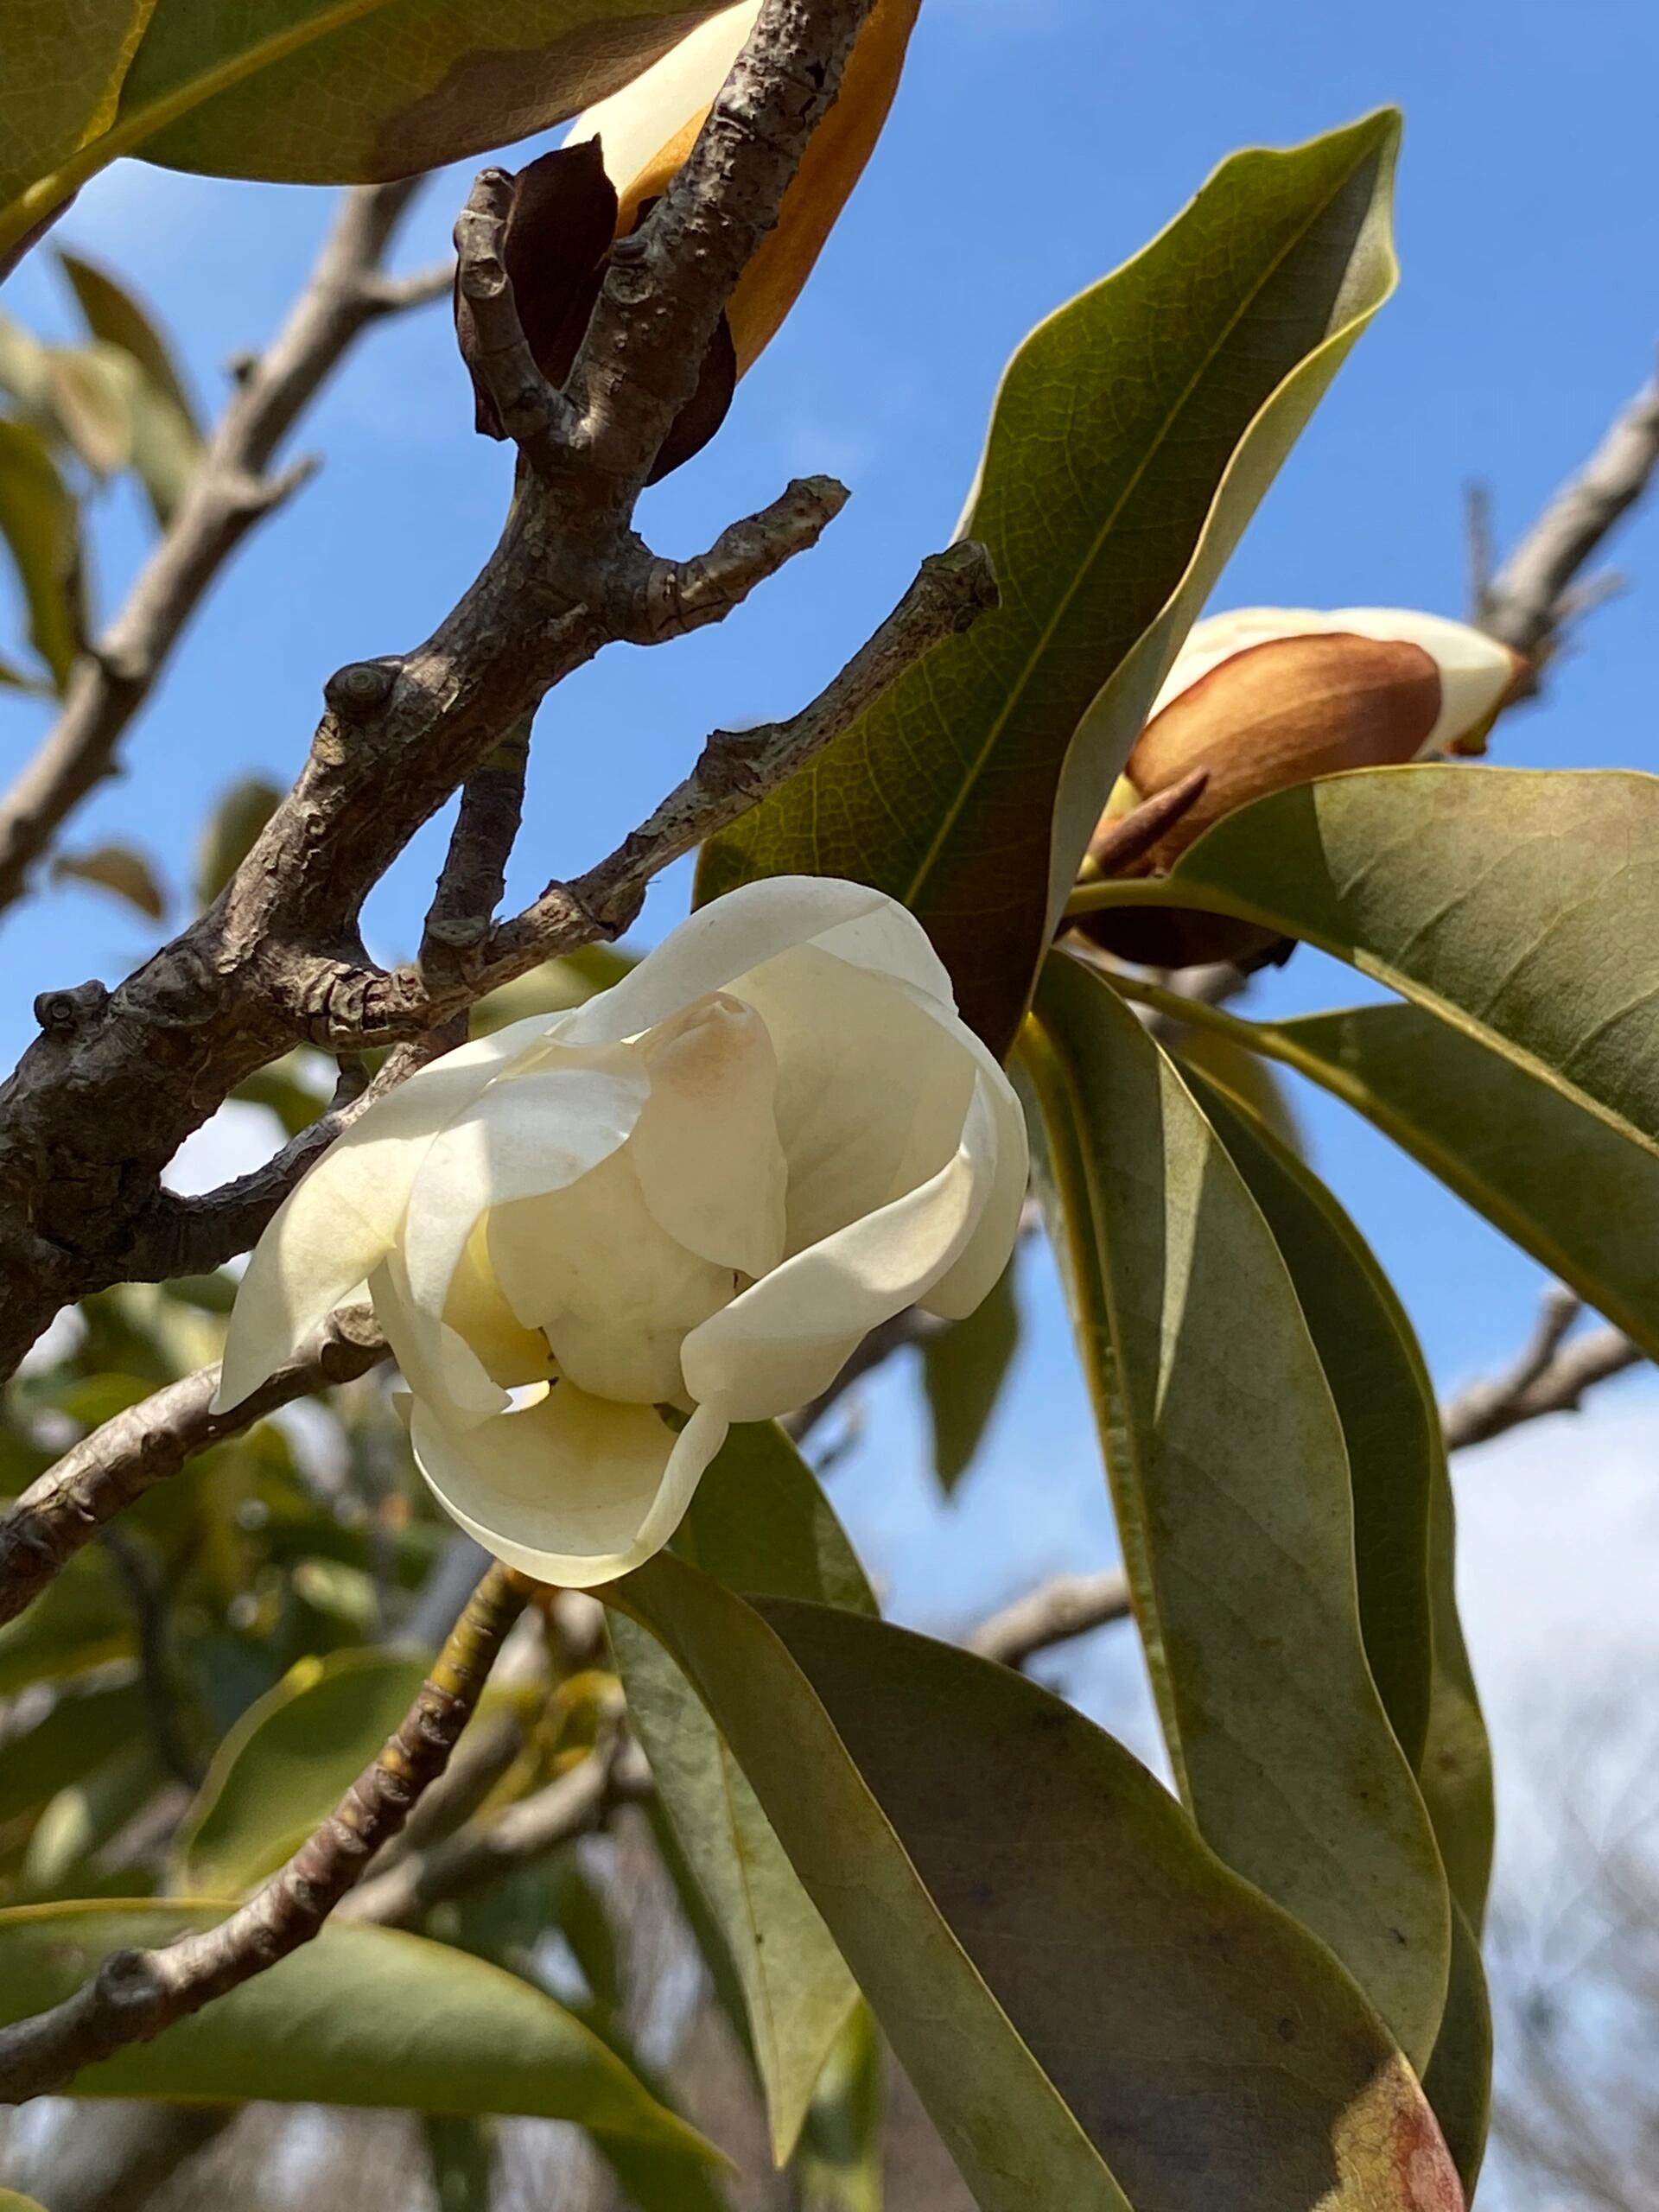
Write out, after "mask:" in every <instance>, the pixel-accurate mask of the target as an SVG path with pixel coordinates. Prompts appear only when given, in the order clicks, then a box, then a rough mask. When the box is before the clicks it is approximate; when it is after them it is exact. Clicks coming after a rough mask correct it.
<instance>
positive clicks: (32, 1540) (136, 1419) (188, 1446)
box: [0, 1306, 387, 1625]
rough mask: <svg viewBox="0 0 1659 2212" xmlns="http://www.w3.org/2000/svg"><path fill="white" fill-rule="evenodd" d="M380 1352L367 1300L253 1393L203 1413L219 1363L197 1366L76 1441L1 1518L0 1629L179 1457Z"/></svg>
mask: <svg viewBox="0 0 1659 2212" xmlns="http://www.w3.org/2000/svg"><path fill="white" fill-rule="evenodd" d="M386 1356H387V1348H386V1343H385V1338H383V1337H382V1336H381V1335H380V1333H379V1332H378V1329H377V1328H376V1327H375V1325H374V1316H373V1313H372V1312H371V1310H370V1309H369V1307H368V1306H341V1307H340V1311H339V1312H338V1313H334V1314H333V1315H331V1316H330V1318H329V1319H328V1320H327V1322H326V1323H325V1324H324V1325H323V1326H322V1327H321V1329H319V1330H318V1331H317V1332H316V1333H315V1335H314V1336H312V1337H310V1338H308V1339H307V1341H306V1342H305V1343H304V1344H302V1345H301V1347H300V1349H299V1351H297V1352H296V1354H295V1355H294V1357H293V1358H292V1359H291V1360H289V1362H288V1363H287V1364H286V1365H285V1366H283V1367H280V1368H278V1370H277V1372H276V1373H275V1374H274V1375H273V1376H271V1377H270V1380H269V1381H268V1382H266V1383H262V1384H261V1385H260V1387H259V1389H257V1390H256V1391H255V1392H254V1394H253V1395H252V1396H251V1398H248V1399H245V1401H244V1402H243V1403H242V1404H241V1405H239V1406H236V1407H233V1408H232V1409H231V1410H230V1411H229V1412H228V1413H222V1414H216V1413H213V1412H210V1411H209V1408H210V1407H211V1406H212V1404H213V1393H214V1392H215V1391H216V1390H217V1389H218V1388H219V1370H218V1368H217V1367H204V1368H202V1369H201V1370H200V1371H199V1372H198V1373H196V1374H194V1375H188V1376H185V1377H184V1379H183V1380H182V1381H181V1382H178V1383H169V1384H168V1387H167V1388H166V1389H164V1390H158V1391H157V1392H156V1395H154V1396H153V1397H149V1398H146V1399H145V1400H144V1401H143V1403H142V1404H140V1405H137V1406H133V1407H131V1408H130V1409H129V1410H128V1411H127V1412H125V1413H122V1414H117V1415H116V1416H115V1418H114V1420H113V1421H105V1424H104V1426H103V1427H101V1428H98V1429H94V1430H93V1432H92V1434H91V1435H90V1436H88V1437H86V1438H84V1439H83V1440H81V1442H80V1443H79V1444H77V1445H75V1446H73V1448H72V1449H71V1450H70V1451H69V1452H66V1453H65V1455H64V1457H63V1458H62V1459H60V1460H59V1461H58V1463H57V1465H55V1466H54V1467H49V1468H48V1470H47V1471H46V1472H45V1474H43V1475H42V1476H41V1478H40V1479H39V1480H38V1481H37V1482H35V1483H31V1484H30V1485H29V1488H28V1489H27V1490H26V1491H24V1492H23V1494H22V1497H19V1498H17V1499H16V1500H15V1501H14V1503H12V1504H11V1505H10V1507H9V1508H8V1509H7V1510H6V1512H5V1513H4V1515H3V1516H0V1625H3V1624H5V1623H6V1622H7V1621H9V1620H14V1619H15V1618H16V1616H17V1615H18V1614H19V1613H20V1612H22V1610H23V1608H24V1606H25V1605H28V1604H29V1602H30V1600H31V1599H34V1598H35V1597H36V1596H38V1594H39V1593H40V1592H41V1590H43V1589H44V1588H45V1586H46V1585H47V1584H48V1582H49V1581H50V1580H52V1578H53V1576H54V1575H55V1574H57V1573H59V1572H60V1570H61V1569H62V1568H63V1567H66V1566H67V1564H68V1562H69V1560H71V1559H73V1556H74V1554H76V1553H77V1552H78V1551H79V1550H80V1549H81V1548H82V1547H83V1546H84V1545H86V1544H88V1543H90V1542H91V1541H92V1538H93V1537H94V1536H96V1535H98V1534H99V1530H100V1529H103V1528H104V1527H105V1525H106V1524H107V1523H108V1522H111V1521H112V1520H113V1519H114V1517H115V1516H116V1515H117V1514H118V1513H119V1512H120V1511H121V1510H122V1508H123V1507H124V1506H128V1505H130V1504H132V1503H134V1501H135V1500H136V1499H137V1498H140V1497H143V1494H144V1493H145V1491H149V1490H153V1489H154V1488H155V1486H156V1484H157V1483H159V1482H165V1481H166V1479H167V1478H168V1476H169V1475H175V1474H177V1472H178V1471H179V1469H180V1468H181V1467H182V1466H183V1465H184V1464H185V1462H186V1460H187V1459H191V1458H193V1457H194V1455H195V1453H197V1452H205V1451H207V1449H208V1447H209V1446H211V1445H214V1444H219V1443H222V1442H223V1441H224V1440H225V1439H226V1437H227V1436H238V1435H240V1434H241V1433H242V1431H243V1430H244V1429H246V1428H251V1427H252V1426H253V1424H254V1423H255V1422H256V1421H263V1420H264V1418H265V1417H266V1415H267V1414H272V1413H275V1412H276V1411H277V1408H278V1407H279V1406H287V1405H291V1404H292V1403H293V1402H294V1401H295V1400H296V1398H305V1397H309V1396H310V1395H311V1394H312V1392H313V1391H315V1390H321V1389H326V1388H327V1387H328V1386H329V1385H330V1384H333V1383H350V1382H353V1381H354V1380H355V1379H356V1377H357V1376H359V1375H366V1374H367V1372H368V1371H369V1370H370V1369H371V1368H372V1367H375V1366H378V1364H379V1363H380V1361H382V1360H383V1359H385V1357H386Z"/></svg>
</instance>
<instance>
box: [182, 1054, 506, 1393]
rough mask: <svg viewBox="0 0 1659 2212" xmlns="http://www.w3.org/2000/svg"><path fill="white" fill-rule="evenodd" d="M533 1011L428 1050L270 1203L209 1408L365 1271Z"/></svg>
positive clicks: (254, 1376) (265, 1367) (264, 1371)
mask: <svg viewBox="0 0 1659 2212" xmlns="http://www.w3.org/2000/svg"><path fill="white" fill-rule="evenodd" d="M546 1028H547V1024H546V1022H545V1021H537V1022H518V1023H515V1024H514V1025H513V1026H512V1027H511V1028H509V1029H503V1030H499V1031H498V1032H497V1033H496V1034H495V1035H494V1036H493V1037H485V1038H480V1039H479V1041H478V1042H477V1043H476V1044H474V1045H466V1046H461V1049H460V1050H459V1051H457V1052H450V1053H448V1054H447V1055H446V1056H445V1058H442V1060H438V1061H435V1062H434V1064H433V1065H431V1066H430V1067H429V1068H423V1069H422V1070H421V1071H420V1072H419V1073H418V1074H417V1075H414V1076H411V1077H410V1079H409V1081H408V1082H407V1083H404V1084H400V1085H399V1086H398V1088H397V1090H394V1091H391V1092H390V1093H389V1094H388V1095H387V1096H385V1098H383V1099H380V1100H378V1101H377V1103H375V1104H374V1105H372V1106H371V1107H370V1108H369V1109H368V1111H367V1112H366V1113H365V1114H364V1115H363V1116H362V1118H361V1119H360V1120H359V1121H358V1122H355V1123H354V1124H353V1127H352V1128H350V1129H348V1130H347V1131H346V1134H345V1135H344V1136H342V1137H340V1138H339V1139H338V1140H337V1141H336V1142H335V1143H334V1144H333V1145H332V1146H331V1147H329V1149H328V1151H327V1153H325V1154H324V1155H323V1157H322V1159H321V1160H320V1161H319V1162H318V1163H317V1165H316V1166H315V1167H314V1168H313V1169H312V1170H311V1173H309V1174H308V1176H306V1177H305V1179H304V1180H303V1181H302V1183H301V1184H300V1185H299V1187H298V1188H297V1189H296V1191H295V1192H293V1194H292V1195H291V1196H290V1197H289V1199H288V1200H287V1202H286V1203H285V1204H284V1205H283V1206H282V1207H281V1208H280V1209H279V1211H277V1215H276V1217H275V1218H274V1219H273V1220H272V1222H271V1224H270V1227H269V1228H268V1229H267V1230H265V1233H264V1236H262V1237H261V1238H260V1240H259V1243H258V1244H257V1246H256V1247H255V1249H254V1254H253V1257H252V1258H251V1261H250V1262H248V1269H247V1273H246V1274H245V1275H244V1276H243V1278H242V1284H241V1287H240V1289H239V1290H238V1293H237V1300H236V1310H235V1312H234V1313H233V1314H232V1317H231V1327H230V1333H229V1336H228V1338H227V1339H226V1345H225V1359H224V1365H223V1368H222V1370H221V1374H220V1378H219V1394H218V1395H217V1396H216V1398H215V1399H214V1401H213V1403H214V1405H215V1407H216V1408H219V1410H223V1409H224V1408H226V1407H227V1406H234V1405H239V1404H240V1403H241V1402H242V1400H243V1399H244V1398H245V1397H247V1396H248V1395H249V1394H250V1392H251V1391H253V1390H256V1389H257V1388H258V1387H259V1385H260V1383H263V1382H264V1380H265V1378H266V1376H269V1375H270V1373H271V1372H272V1371H273V1370H275V1369H276V1368H277V1367H280V1366H281V1365H282V1363H283V1361H284V1360H285V1359H286V1358H287V1357H289V1353H290V1352H291V1351H293V1350H294V1348H295V1347H296V1344H299V1343H300V1341H301V1340H302V1338H304V1337H306V1336H308V1334H309V1333H310V1332H311V1331H312V1330H313V1329H315V1328H316V1327H317V1326H318V1325H320V1324H321V1322H322V1321H323V1320H325V1319H327V1315H328V1314H329V1313H331V1312H332V1311H333V1309H334V1307H335V1306H338V1305H339V1303H340V1300H341V1299H343V1298H346V1297H348V1296H349V1295H350V1294H351V1293H352V1292H353V1290H355V1289H356V1288H357V1287H358V1286H359V1284H360V1283H363V1282H365V1281H367V1280H368V1278H369V1276H370V1275H371V1274H373V1272H374V1270H375V1268H377V1267H378V1266H379V1264H380V1262H381V1261H382V1260H383V1259H384V1258H385V1255H386V1253H387V1252H388V1251H389V1250H390V1249H391V1245H392V1243H394V1242H395V1240H396V1238H397V1235H398V1232H399V1230H401V1228H402V1226H403V1220H404V1211H405V1208H406V1206H407V1205H408V1202H409V1193H410V1187H411V1185H413V1183H414V1180H415V1178H416V1175H417V1174H418V1173H419V1172H420V1168H421V1164H422V1162H423V1160H424V1159H425V1158H426V1155H427V1152H428V1150H429V1147H430V1146H431V1144H432V1142H433V1141H434V1140H435V1137H436V1136H437V1135H439V1134H440V1132H441V1131H442V1130H443V1129H444V1128H446V1127H447V1126H448V1123H449V1122H451V1121H453V1120H454V1117H455V1116H457V1115H458V1114H464V1113H465V1112H466V1111H467V1109H469V1108H470V1107H471V1106H472V1105H473V1104H474V1103H475V1102H476V1101H477V1100H478V1099H479V1098H480V1097H481V1096H483V1095H484V1094H485V1092H486V1090H488V1089H489V1088H490V1087H491V1086H492V1085H493V1084H494V1082H495V1081H496V1079H497V1078H498V1077H500V1076H501V1075H502V1074H504V1073H505V1072H507V1071H509V1070H510V1069H511V1068H512V1066H513V1065H514V1064H515V1063H516V1062H517V1061H518V1060H519V1059H520V1058H522V1057H523V1056H524V1054H525V1053H526V1052H534V1051H536V1050H537V1049H539V1047H540V1045H541V1042H542V1037H543V1033H544V1032H545V1030H546Z"/></svg>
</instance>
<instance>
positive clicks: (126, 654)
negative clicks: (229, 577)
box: [0, 179, 448, 908]
mask: <svg viewBox="0 0 1659 2212" xmlns="http://www.w3.org/2000/svg"><path fill="white" fill-rule="evenodd" d="M419 182H420V180H419V179H412V180H410V181H405V182H401V183H397V184H379V185H368V186H363V187H360V188H358V189H357V190H355V191H353V192H350V193H348V194H346V196H345V199H344V201H343V202H342V205H341V207H340V214H339V217H338V219H336V221H335V223H334V226H333V228H332V229H331V230H330V232H329V234H328V237H327V240H326V241H325V243H324V245H323V248H322V251H321V254H320V255H319V257H318V259H317V262H316V265H315V268H314V269H313V270H312V272H311V276H310V278H309V280H308V283H307V284H306V287H305V289H304V290H303V292H302V294H301V295H300V296H299V298H298V300H297V301H296V302H295V305H294V308H293V309H292V311H291V313H290V314H289V318H288V320H287V321H286V322H285V323H284V325H283V328H282V330H281V332H280V333H279V334H278V335H277V338H276V339H275V340H273V341H272V343H271V345H270V348H269V350H268V351H267V352H266V353H264V354H262V355H259V356H257V358H256V359H253V360H252V361H251V363H249V365H248V366H247V369H246V372H245V375H244V376H243V377H242V378H241V380H240V382H239V384H238V388H237V390H236V391H235V392H234V393H233V395H232V397H231V400H230V402H229V404H228V405H227V406H226V410H225V412H224V414H223V416H221V417H220V419H219V423H218V424H217V425H216V426H215V428H214V429H213V432H212V434H211V435H210V436H209V438H208V440H207V447H206V449H205V450H204V452H203V454H202V455H201V459H200V464H199V466H198V467H197V470H196V473H195V475H194V478H193V479H192V480H191V483H190V486H189V488H188V491H187V492H186V493H185V496H184V498H183V499H182V500H181V503H180V505H179V508H178V511H177V512H176V513H175V515H174V517H173V518H172V520H171V522H170V523H169V524H168V527H167V530H166V531H165V532H164V534H163V535H162V537H161V539H160V540H159V542H158V543H157V544H156V549H155V550H154V551H153V552H152V553H151V555H150V556H149V560H148V561H146V562H145V563H144V565H143V568H142V569H140V571H139V573H138V575H137V580H136V581H135V582H134V584H133V586H132V588H131V590H130V593H129V594H128V595H127V600H126V603H125V605H124V607H122V609H121V611H120V613H118V615H117V616H116V618H115V620H114V621H113V622H112V623H111V625H110V626H109V628H108V629H107V630H106V631H105V632H104V634H103V635H102V636H101V637H100V638H99V640H98V642H97V645H95V646H94V648H93V649H92V652H90V653H88V654H87V655H86V658H84V659H83V660H82V661H81V663H80V664H79V667H78V668H77V669H76V671H75V672H74V674H73V677H72V678H71V681H70V685H69V690H68V693H67V696H66V698H65V700H64V702H63V708H62V710H61V712H60V715H59V717H58V720H57V722H56V724H55V726H54V728H53V729H52V730H51V731H50V732H49V734H48V736H47V738H46V740H45V741H44V742H43V743H42V745H41V747H40V750H39V751H38V752H37V753H36V754H35V758H34V759H33V760H31V761H30V762H29V765H28V766H26V767H25V768H24V770H23V772H22V774H21V775H20V776H19V777H18V778H17V779H16V782H15V783H14V785H12V787H11V789H10V791H8V792H7V793H6V794H5V796H4V797H3V798H0V908H4V907H6V906H10V905H11V904H12V903H13V902H14V901H15V900H16V899H17V897H18V896H19V894H20V893H22V890H23V888H24V886H25V883H26V881H27V880H28V876H29V870H30V869H31V868H32V867H33V866H34V864H35V861H37V860H39V858H40V857H41V855H42V854H43V853H44V852H45V851H46V850H47V849H48V847H49V845H50V844H51V842H52V841H53V839H54V837H55V836H56V834H57V832H58V830H59V829H60V828H61V826H62V824H63V823H64V822H65V821H66V820H67V817H68V816H69V814H70V813H71V812H72V811H73V809H74V808H75V807H77V806H78V805H79V804H80V802H81V800H82V799H84V798H86V795H87V794H88V792H89V791H92V790H94V789H95V788H96V786H97V785H99V783H100V782H102V781H103V779H105V777H106V776H110V775H112V774H113V773H114V772H115V769H116V753H117V748H118V746H119V744H120V741H121V739H122V737H123V735H124V733H125V731H126V728H127V726H128V724H129V723H130V721H132V719H133V716H134V715H136V714H137V712H138V709H140V708H141V707H142V706H143V703H144V701H145V700H146V699H147V698H148V697H149V693H150V691H151V690H152V689H153V688H154V686H155V683H156V680H157V678H158V677H159V676H160V675H161V672H162V668H163V667H164V666H165V664H166V662H167V658H168V655H169V653H170V652H171V651H172V649H173V647H174V645H175V644H176V642H177V640H178V637H179V634H180V632H181V630H182V629H183V627H184V626H185V624H186V622H187V621H188V619H189V617H190V615H191V614H192V613H194V609H195V608H196V607H197V606H198V604H199V603H200V601H201V599H202V597H203V596H204V594H206V593H207V590H208V588H209V587H210V586H211V585H212V584H213V582H214V580H215V578H216V577H217V576H218V575H219V571H220V570H221V569H223V568H224V566H225V564H226V562H227V561H228V560H229V558H230V556H231V555H232V553H233V552H234V551H235V550H236V548H237V546H238V545H239V544H240V543H241V542H242V540H243V538H244V537H246V535H247V533H248V531H250V529H251V527H252V526H253V524H256V523H257V522H258V521H259V520H261V519H262V518H264V516H266V515H268V514H270V513H272V512H274V511H275V510H276V509H277V507H279V506H280V505H282V504H283V501H284V500H286V499H288V498H289V496H290V495H291V494H292V493H294V492H295V491H296V490H297V489H298V487H299V486H300V485H301V484H302V483H303V482H304V480H305V478H306V476H307V475H308V474H309V470H310V464H309V463H302V464H301V465H300V467H297V468H296V469H291V470H289V471H286V472H284V473H283V474H280V475H277V476H271V475H270V474H267V471H268V468H269V464H270V461H271V458H272V456H273V455H274V454H275V453H276V450H277V446H278V445H279V444H280V443H281V442H282V440H283V437H284V436H285V435H287V433H288V432H289V429H292V427H293V425H294V423H295V421H296V418H297V417H298V416H299V415H300V414H301V412H302V410H303V409H304V408H306V407H307V406H308V405H309V404H310V402H311V401H312V400H313V399H314V398H315V396H316V394H317V392H318V391H319V390H320V389H321V386H322V385H323V384H324V383H325V382H326V381H327V378H329V377H330V376H331V375H332V374H333V372H334V370H335V369H336V368H337V367H338V366H339V365H340V361H341V360H342V359H344V357H345V355H346V353H347V352H349V350H350V348H351V346H353V343H354V341H355V340H357V338H358V337H359V335H360V334H361V333H362V332H363V331H364V330H365V329H366V328H368V327H370V326H371V325H372V324H374V323H378V322H379V321H383V320H384V319H385V317H386V316H387V315H391V314H393V313H396V312H397V311H398V310H400V309H402V308H411V307H418V306H421V305H423V303H424V302H427V301H429V300H432V299H435V298H438V297H439V296H441V292H442V287H438V286H435V281H434V275H433V273H432V272H429V271H423V273H422V274H421V275H420V276H418V277H410V278H391V277H385V275H384V273H383V271H382V270H381V267H380V264H381V260H382V257H383V256H384V255H385V251H386V249H387V247H388V246H389V245H390V244H391V237H392V233H393V232H394V231H395V230H396V228H397V224H398V221H399V220H400V219H401V217H402V215H403V213H404V209H405V208H406V207H407V206H408V205H409V202H410V199H411V198H412V197H413V195H414V194H415V192H416V190H417V189H418V188H419ZM444 283H446V284H447V283H448V273H447V272H445V277H444Z"/></svg>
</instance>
